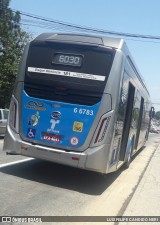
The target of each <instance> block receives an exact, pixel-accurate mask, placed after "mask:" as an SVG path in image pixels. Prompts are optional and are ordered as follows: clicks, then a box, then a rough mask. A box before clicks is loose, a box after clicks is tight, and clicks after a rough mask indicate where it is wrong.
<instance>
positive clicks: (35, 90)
mask: <svg viewBox="0 0 160 225" xmlns="http://www.w3.org/2000/svg"><path fill="white" fill-rule="evenodd" d="M24 90H25V92H26V93H27V94H28V95H29V96H30V97H34V98H40V99H46V100H51V101H56V102H66V103H71V104H80V105H88V106H91V105H94V104H96V103H98V102H99V101H100V100H101V97H102V94H101V93H96V92H94V93H93V92H88V91H84V90H74V89H67V88H63V87H53V86H52V87H51V86H44V85H43V86H42V85H39V84H36V85H35V84H27V83H25V85H24Z"/></svg>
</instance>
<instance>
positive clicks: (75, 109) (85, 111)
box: [74, 108, 93, 116]
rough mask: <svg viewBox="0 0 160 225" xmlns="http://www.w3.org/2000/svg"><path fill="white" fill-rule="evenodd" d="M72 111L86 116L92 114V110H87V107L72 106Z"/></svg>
mask: <svg viewBox="0 0 160 225" xmlns="http://www.w3.org/2000/svg"><path fill="white" fill-rule="evenodd" d="M74 113H78V114H82V115H87V116H93V110H89V109H82V108H80V109H79V108H74Z"/></svg>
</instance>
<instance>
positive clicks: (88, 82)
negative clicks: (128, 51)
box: [24, 43, 115, 105]
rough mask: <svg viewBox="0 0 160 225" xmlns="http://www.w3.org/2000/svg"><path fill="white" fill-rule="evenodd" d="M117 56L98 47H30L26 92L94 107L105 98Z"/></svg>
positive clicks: (45, 45)
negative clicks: (108, 79)
mask: <svg viewBox="0 0 160 225" xmlns="http://www.w3.org/2000/svg"><path fill="white" fill-rule="evenodd" d="M114 54H115V51H114V50H111V49H106V48H103V47H97V46H96V47H95V46H94V47H91V46H84V45H82V46H80V45H71V44H57V43H43V44H42V43H41V44H35V43H34V45H32V44H31V46H30V50H29V54H28V59H27V66H26V76H25V85H24V89H25V91H26V92H27V94H28V95H29V96H32V97H37V98H42V99H48V100H53V101H60V102H68V103H76V104H84V105H93V104H95V103H97V102H99V101H100V99H101V97H102V94H103V91H104V87H105V85H106V81H107V78H108V75H109V72H110V68H111V65H112V62H113V58H114Z"/></svg>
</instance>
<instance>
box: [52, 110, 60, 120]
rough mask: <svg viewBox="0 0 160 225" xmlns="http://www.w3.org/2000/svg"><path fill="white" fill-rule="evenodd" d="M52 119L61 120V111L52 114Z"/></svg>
mask: <svg viewBox="0 0 160 225" xmlns="http://www.w3.org/2000/svg"><path fill="white" fill-rule="evenodd" d="M51 117H52V118H53V119H59V118H61V113H60V112H59V111H54V112H52V113H51Z"/></svg>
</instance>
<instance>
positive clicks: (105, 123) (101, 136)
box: [94, 116, 111, 144]
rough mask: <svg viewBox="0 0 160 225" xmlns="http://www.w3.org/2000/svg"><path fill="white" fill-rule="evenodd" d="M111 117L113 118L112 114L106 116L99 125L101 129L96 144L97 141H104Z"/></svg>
mask: <svg viewBox="0 0 160 225" xmlns="http://www.w3.org/2000/svg"><path fill="white" fill-rule="evenodd" d="M110 119H111V116H109V117H106V118H104V119H103V120H102V122H101V125H100V126H99V130H98V133H97V136H96V139H95V141H94V144H96V143H97V142H98V143H99V142H101V141H103V139H104V137H105V134H106V131H107V127H108V124H109V121H110Z"/></svg>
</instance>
